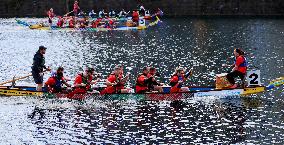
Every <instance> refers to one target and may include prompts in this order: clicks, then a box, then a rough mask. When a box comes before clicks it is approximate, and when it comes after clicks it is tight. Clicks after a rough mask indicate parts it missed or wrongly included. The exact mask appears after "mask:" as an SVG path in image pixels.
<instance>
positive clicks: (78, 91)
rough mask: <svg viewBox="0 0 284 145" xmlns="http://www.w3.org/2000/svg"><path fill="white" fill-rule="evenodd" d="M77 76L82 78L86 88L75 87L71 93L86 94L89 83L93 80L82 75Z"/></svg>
mask: <svg viewBox="0 0 284 145" xmlns="http://www.w3.org/2000/svg"><path fill="white" fill-rule="evenodd" d="M78 76H79V77H81V78H82V83H84V84H86V87H76V88H75V89H74V91H73V92H74V93H75V94H85V93H87V91H88V90H90V89H91V85H90V82H91V81H92V80H93V78H92V77H89V78H86V77H84V75H83V74H78ZM78 76H77V77H78Z"/></svg>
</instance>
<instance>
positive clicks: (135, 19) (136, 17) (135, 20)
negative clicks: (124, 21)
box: [132, 10, 139, 25]
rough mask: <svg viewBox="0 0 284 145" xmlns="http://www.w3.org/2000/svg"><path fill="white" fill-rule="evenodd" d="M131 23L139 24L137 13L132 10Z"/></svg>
mask: <svg viewBox="0 0 284 145" xmlns="http://www.w3.org/2000/svg"><path fill="white" fill-rule="evenodd" d="M132 21H133V22H134V23H135V24H136V25H138V22H139V13H138V11H137V10H134V11H133V13H132Z"/></svg>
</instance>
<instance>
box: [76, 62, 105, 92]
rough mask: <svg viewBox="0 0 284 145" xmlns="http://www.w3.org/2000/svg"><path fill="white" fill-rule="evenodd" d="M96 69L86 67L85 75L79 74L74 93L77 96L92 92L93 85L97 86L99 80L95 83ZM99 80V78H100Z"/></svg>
mask: <svg viewBox="0 0 284 145" xmlns="http://www.w3.org/2000/svg"><path fill="white" fill-rule="evenodd" d="M94 73H95V69H94V68H93V67H89V66H88V67H86V69H85V71H84V72H83V73H79V74H78V75H77V76H76V78H75V81H74V87H75V89H74V91H73V93H75V94H85V93H87V92H88V91H91V89H92V88H91V87H92V85H93V84H96V83H97V82H98V81H99V80H96V81H93V75H94ZM98 79H99V78H98Z"/></svg>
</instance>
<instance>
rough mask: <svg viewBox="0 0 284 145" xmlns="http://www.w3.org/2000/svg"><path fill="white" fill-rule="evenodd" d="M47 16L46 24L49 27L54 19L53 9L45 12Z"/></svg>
mask: <svg viewBox="0 0 284 145" xmlns="http://www.w3.org/2000/svg"><path fill="white" fill-rule="evenodd" d="M47 16H48V23H49V26H50V27H51V26H52V19H53V18H54V17H55V14H54V12H53V8H50V10H49V11H48V12H47Z"/></svg>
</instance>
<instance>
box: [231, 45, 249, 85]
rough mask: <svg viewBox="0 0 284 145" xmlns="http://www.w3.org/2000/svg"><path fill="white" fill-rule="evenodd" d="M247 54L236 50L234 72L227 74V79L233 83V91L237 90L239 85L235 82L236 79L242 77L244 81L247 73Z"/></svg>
mask: <svg viewBox="0 0 284 145" xmlns="http://www.w3.org/2000/svg"><path fill="white" fill-rule="evenodd" d="M244 55H245V53H244V51H243V50H241V49H239V48H236V49H235V50H234V56H235V61H234V64H233V65H232V67H233V70H232V72H230V73H228V74H227V76H226V77H227V79H228V81H229V82H230V83H231V85H232V86H231V87H230V88H232V89H234V88H237V84H236V82H235V78H237V77H240V79H241V80H242V81H243V80H244V78H245V75H246V72H247V66H248V64H247V60H246V58H245V56H244Z"/></svg>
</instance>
